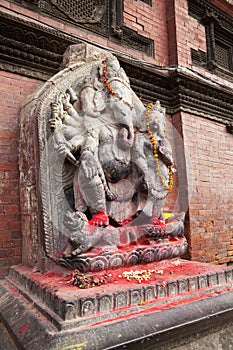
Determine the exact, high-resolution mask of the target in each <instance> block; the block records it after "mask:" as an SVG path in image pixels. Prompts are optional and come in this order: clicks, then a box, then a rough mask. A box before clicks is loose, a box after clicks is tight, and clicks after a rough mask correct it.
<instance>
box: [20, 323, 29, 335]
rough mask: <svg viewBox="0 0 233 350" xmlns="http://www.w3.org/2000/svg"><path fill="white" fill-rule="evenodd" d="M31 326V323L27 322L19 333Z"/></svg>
mask: <svg viewBox="0 0 233 350" xmlns="http://www.w3.org/2000/svg"><path fill="white" fill-rule="evenodd" d="M28 326H29V323H26V324H25V325H24V326H23V327H21V328H20V329H19V331H18V333H22V332H23V331H25V330H26V329H27V328H28Z"/></svg>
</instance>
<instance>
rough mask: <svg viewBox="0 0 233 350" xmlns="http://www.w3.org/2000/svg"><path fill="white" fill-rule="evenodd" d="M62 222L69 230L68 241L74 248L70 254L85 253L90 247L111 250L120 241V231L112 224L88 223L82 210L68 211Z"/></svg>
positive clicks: (115, 247)
mask: <svg viewBox="0 0 233 350" xmlns="http://www.w3.org/2000/svg"><path fill="white" fill-rule="evenodd" d="M64 224H65V226H66V227H67V228H68V230H69V243H70V244H71V246H72V248H73V249H74V250H73V251H72V252H71V255H72V256H76V255H79V254H82V253H85V252H87V251H88V250H90V249H91V248H102V252H103V251H108V250H111V251H112V250H115V249H117V245H118V244H119V242H120V233H119V231H118V230H117V229H115V228H114V227H112V226H108V227H96V226H93V225H90V224H89V223H88V220H87V218H86V215H85V214H83V213H82V212H74V213H71V212H68V213H67V214H66V217H65V221H64ZM66 252H67V250H66Z"/></svg>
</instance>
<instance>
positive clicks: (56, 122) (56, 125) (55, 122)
mask: <svg viewBox="0 0 233 350" xmlns="http://www.w3.org/2000/svg"><path fill="white" fill-rule="evenodd" d="M49 125H50V128H51V129H52V130H55V129H58V130H60V129H62V127H63V124H62V121H61V119H60V118H52V119H49Z"/></svg>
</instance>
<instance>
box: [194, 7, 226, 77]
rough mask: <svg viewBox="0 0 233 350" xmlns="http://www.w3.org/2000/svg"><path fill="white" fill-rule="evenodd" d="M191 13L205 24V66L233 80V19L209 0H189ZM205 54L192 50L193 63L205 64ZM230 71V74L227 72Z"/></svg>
mask: <svg viewBox="0 0 233 350" xmlns="http://www.w3.org/2000/svg"><path fill="white" fill-rule="evenodd" d="M188 6H189V14H190V16H192V17H194V18H196V19H197V20H198V21H199V22H201V23H202V24H203V25H204V26H205V30H206V43H207V47H206V62H205V66H206V67H207V68H208V69H210V70H212V71H214V72H215V73H216V74H219V75H222V76H223V77H224V78H226V79H229V80H233V19H232V17H230V16H228V15H227V14H226V13H224V12H222V11H221V10H219V9H218V8H217V7H215V6H213V5H211V4H210V3H209V1H207V0H189V1H188ZM198 57H199V61H198ZM203 57H204V56H203V55H200V52H199V54H198V53H197V52H196V53H195V51H194V50H192V58H193V59H194V61H193V63H194V64H198V65H202V66H204V65H203V60H202V59H203ZM226 71H229V74H228V73H227V72H226Z"/></svg>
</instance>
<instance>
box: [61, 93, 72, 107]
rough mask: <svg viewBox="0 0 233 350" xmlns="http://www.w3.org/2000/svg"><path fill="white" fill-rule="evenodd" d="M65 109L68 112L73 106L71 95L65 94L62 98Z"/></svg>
mask: <svg viewBox="0 0 233 350" xmlns="http://www.w3.org/2000/svg"><path fill="white" fill-rule="evenodd" d="M62 103H63V108H64V110H65V111H67V110H68V109H69V108H70V107H71V106H72V105H71V103H70V94H67V93H66V94H65V95H63V96H62Z"/></svg>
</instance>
